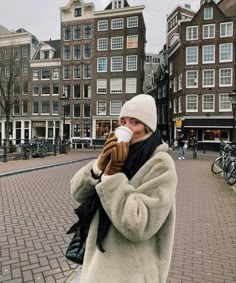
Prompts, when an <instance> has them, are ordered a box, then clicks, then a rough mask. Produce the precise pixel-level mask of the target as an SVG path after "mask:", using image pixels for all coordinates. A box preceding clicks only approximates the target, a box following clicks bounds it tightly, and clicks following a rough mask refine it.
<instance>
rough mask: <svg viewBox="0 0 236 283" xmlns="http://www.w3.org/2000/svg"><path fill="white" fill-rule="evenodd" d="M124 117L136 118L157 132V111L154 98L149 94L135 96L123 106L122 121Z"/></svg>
mask: <svg viewBox="0 0 236 283" xmlns="http://www.w3.org/2000/svg"><path fill="white" fill-rule="evenodd" d="M123 117H129V118H135V119H137V120H139V121H140V122H142V123H143V124H145V125H146V126H148V128H150V129H151V130H152V131H153V132H155V131H156V128H157V109H156V103H155V100H154V98H153V97H152V96H151V95H148V94H139V95H136V96H134V97H133V98H131V99H130V100H128V101H127V102H126V103H125V104H124V105H123V106H122V108H121V111H120V119H121V118H123Z"/></svg>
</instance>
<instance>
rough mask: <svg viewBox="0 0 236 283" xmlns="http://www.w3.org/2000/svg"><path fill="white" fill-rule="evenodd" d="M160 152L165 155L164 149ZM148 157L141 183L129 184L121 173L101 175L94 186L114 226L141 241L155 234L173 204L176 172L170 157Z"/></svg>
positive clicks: (130, 238)
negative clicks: (136, 184)
mask: <svg viewBox="0 0 236 283" xmlns="http://www.w3.org/2000/svg"><path fill="white" fill-rule="evenodd" d="M164 155H168V154H167V153H166V154H164ZM162 156H163V153H161V154H160V156H159V158H153V159H152V160H149V161H148V162H147V164H146V165H144V166H143V167H144V168H143V169H142V168H141V169H142V171H143V172H142V173H141V172H138V173H137V175H139V174H140V175H142V180H141V183H140V185H139V186H138V187H134V186H133V185H131V183H130V182H129V180H128V179H127V177H126V176H125V175H124V174H123V173H118V174H115V175H113V176H104V177H103V178H102V182H101V183H99V184H98V185H97V186H96V190H97V193H98V195H99V197H100V199H101V202H102V205H103V207H104V209H105V211H106V213H107V214H108V216H109V218H110V219H111V221H112V223H113V225H114V226H115V227H116V229H117V230H118V231H119V232H120V233H121V234H122V235H123V236H124V237H126V238H127V239H129V240H131V241H134V242H137V241H145V240H147V239H149V238H151V237H152V236H153V235H155V234H156V233H157V232H158V230H159V229H160V228H161V226H162V225H163V223H164V222H165V220H166V218H167V216H168V214H169V213H170V210H171V207H172V206H174V204H175V192H176V186H177V176H176V170H175V165H174V161H173V160H172V158H171V157H169V155H168V157H164V156H163V157H164V158H162Z"/></svg>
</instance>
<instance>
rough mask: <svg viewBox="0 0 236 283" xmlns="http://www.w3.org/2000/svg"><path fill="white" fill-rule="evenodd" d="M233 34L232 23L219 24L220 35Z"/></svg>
mask: <svg viewBox="0 0 236 283" xmlns="http://www.w3.org/2000/svg"><path fill="white" fill-rule="evenodd" d="M228 36H233V23H221V24H220V37H228Z"/></svg>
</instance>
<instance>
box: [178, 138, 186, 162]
mask: <svg viewBox="0 0 236 283" xmlns="http://www.w3.org/2000/svg"><path fill="white" fill-rule="evenodd" d="M183 138H184V135H183V134H181V135H180V137H179V138H178V149H179V157H178V159H184V151H185V149H184V144H185V143H184V140H183Z"/></svg>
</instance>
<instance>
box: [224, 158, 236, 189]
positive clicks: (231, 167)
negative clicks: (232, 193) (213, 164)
mask: <svg viewBox="0 0 236 283" xmlns="http://www.w3.org/2000/svg"><path fill="white" fill-rule="evenodd" d="M235 165H236V164H235V160H232V161H230V163H229V164H228V166H227V167H226V168H225V172H224V178H225V181H226V182H227V183H228V184H229V185H230V186H232V185H234V184H235V183H236V167H235Z"/></svg>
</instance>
